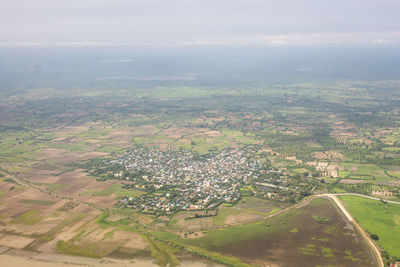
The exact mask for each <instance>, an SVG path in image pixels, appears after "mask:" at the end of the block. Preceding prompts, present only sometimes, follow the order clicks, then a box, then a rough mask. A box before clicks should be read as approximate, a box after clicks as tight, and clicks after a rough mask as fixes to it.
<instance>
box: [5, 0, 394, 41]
mask: <svg viewBox="0 0 400 267" xmlns="http://www.w3.org/2000/svg"><path fill="white" fill-rule="evenodd" d="M399 17H400V0H196V1H193V0H142V1H136V0H1V1H0V44H1V45H17V44H24V43H29V44H53V45H54V44H58V43H62V44H64V43H67V44H75V45H79V44H81V43H86V44H108V45H110V44H115V45H125V44H136V43H141V44H226V43H228V44H231V43H233V44H236V43H237V44H257V45H325V44H328V45H332V44H334V45H349V44H351V45H400V19H399Z"/></svg>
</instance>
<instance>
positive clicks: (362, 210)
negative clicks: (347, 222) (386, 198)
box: [340, 196, 400, 258]
mask: <svg viewBox="0 0 400 267" xmlns="http://www.w3.org/2000/svg"><path fill="white" fill-rule="evenodd" d="M340 198H341V199H342V200H343V202H344V203H345V205H346V206H347V207H348V209H349V210H350V212H351V213H352V214H353V215H354V218H355V219H356V220H357V221H358V222H359V223H360V224H361V225H362V227H363V228H365V229H366V230H367V231H368V233H369V234H370V235H372V234H375V235H377V237H378V240H377V241H376V242H377V243H378V244H379V246H380V247H381V248H382V249H383V250H384V251H386V252H385V253H384V255H386V257H387V258H389V257H390V256H391V257H398V256H399V255H400V247H399V240H400V230H399V218H400V217H399V216H400V205H397V204H391V203H385V202H382V201H379V200H373V199H366V198H362V197H359V196H340Z"/></svg>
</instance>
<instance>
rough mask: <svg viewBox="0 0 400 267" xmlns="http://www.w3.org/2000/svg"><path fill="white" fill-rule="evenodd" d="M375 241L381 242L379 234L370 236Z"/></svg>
mask: <svg viewBox="0 0 400 267" xmlns="http://www.w3.org/2000/svg"><path fill="white" fill-rule="evenodd" d="M369 236H370V237H371V238H372V239H373V240H379V236H378V235H377V234H370V235H369Z"/></svg>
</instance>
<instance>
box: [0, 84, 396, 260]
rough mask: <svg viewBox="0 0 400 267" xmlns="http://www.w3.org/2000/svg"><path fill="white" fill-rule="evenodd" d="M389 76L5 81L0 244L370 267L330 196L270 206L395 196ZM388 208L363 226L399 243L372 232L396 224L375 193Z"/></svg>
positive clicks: (391, 250)
mask: <svg viewBox="0 0 400 267" xmlns="http://www.w3.org/2000/svg"><path fill="white" fill-rule="evenodd" d="M382 86H385V88H387V89H386V90H387V91H385V93H383V94H382V93H381V92H380V91H379V90H378V89H379V88H381V87H382ZM367 88H368V89H367ZM397 88H398V82H396V81H380V82H379V83H378V82H376V83H374V82H363V81H347V80H346V81H334V82H330V83H318V82H317V81H316V82H315V83H294V84H280V83H276V84H275V83H268V84H261V85H259V86H258V87H257V88H248V87H245V86H244V87H237V88H230V89H226V88H225V89H226V90H225V89H221V87H202V86H192V87H187V86H180V85H177V84H175V85H174V86H164V87H163V86H158V87H157V89H156V90H155V91H151V90H147V89H148V88H142V87H139V86H138V87H135V86H132V88H130V89H129V90H128V89H124V88H118V87H116V88H114V89H113V90H111V89H102V88H96V87H93V88H91V89H87V90H83V91H79V90H73V89H72V88H70V89H71V91H70V92H69V93H66V91H65V90H60V89H57V87H54V88H47V89H41V90H37V91H34V92H33V91H32V92H30V93H29V94H28V93H27V94H18V95H16V94H13V93H12V92H9V93H8V94H5V93H4V92H2V93H1V94H2V98H1V100H0V111H1V113H2V116H1V117H0V174H1V176H0V211H1V214H0V244H1V246H7V245H8V246H9V247H12V248H15V249H22V250H28V251H30V252H35V253H62V254H71V255H78V256H86V257H93V258H103V257H111V258H127V259H133V258H135V259H136V258H141V257H145V258H152V259H154V261H155V262H156V263H157V264H159V265H163V266H165V265H168V264H170V265H171V266H173V265H178V264H179V262H183V261H185V260H186V259H191V260H196V261H204V262H206V263H210V262H212V261H215V262H220V263H224V264H228V265H229V264H230V265H235V264H236V265H242V266H246V265H262V264H275V265H286V266H288V265H289V266H293V264H295V263H301V264H302V265H303V266H307V264H306V263H307V262H312V263H315V265H321V266H329V265H331V266H348V265H350V264H351V265H354V266H374V262H373V259H372V258H371V256H370V255H371V254H370V253H369V252H368V248H367V247H365V246H364V243H363V241H362V238H361V237H360V236H359V235H358V233H357V232H355V231H354V229H353V228H352V226H351V225H350V224H349V223H348V222H347V221H346V220H345V219H343V217H342V215H341V214H340V213H338V212H337V210H336V209H335V207H334V206H333V205H332V203H331V202H330V201H329V200H327V199H314V200H313V201H311V202H309V203H308V204H307V205H304V206H302V207H299V208H295V209H289V210H286V211H285V212H281V213H279V212H280V211H282V210H285V209H286V208H288V207H291V206H292V205H295V204H298V203H303V201H307V199H308V198H309V197H312V195H315V194H320V193H329V192H331V193H332V192H356V193H362V194H365V195H370V196H376V197H381V198H383V199H392V200H396V199H399V188H400V171H399V168H398V166H399V163H400V161H399V160H400V156H399V155H400V154H399V149H398V147H399V140H400V135H399V133H400V131H399V124H398V121H400V120H399V115H400V114H399V112H398V110H397V109H396V108H393V107H395V106H400V95H398V90H397ZM367 91H368V93H369V96H373V97H364V93H365V92H367ZM93 96H96V97H93ZM389 96H390V97H389ZM60 98H62V100H60ZM389 98H390V101H389V100H388V99H389ZM17 104H18V105H17ZM397 104H399V105H397ZM367 106H368V109H367V108H366V107H367ZM70 109H73V112H72V111H71V110H70ZM370 110H373V112H372V113H371V112H370ZM343 201H344V202H345V203H347V199H345V198H343ZM348 205H349V206H348V207H349V210H350V211H351V212H352V213H353V214H354V216H355V217H358V216H361V217H360V219H359V222H360V223H361V224H363V220H367V219H368V218H366V216H365V215H364V217H363V214H358V213H357V211H360V212H363V210H364V208H365V209H366V208H367V207H364V206H363V205H362V204H356V207H355V208H352V205H353V204H352V203H350V202H349V203H348ZM382 205H383V204H382ZM371 207H373V206H371ZM384 211H387V212H389V214H393V216H392V222H390V220H389V218H387V220H386V219H385V220H384V221H382V222H381V224H382V226H380V229H374V228H373V229H372V230H369V227H370V226H368V221H366V225H365V226H364V227H365V229H367V230H368V231H376V233H375V232H374V233H375V234H377V235H378V236H379V238H380V239H379V240H378V241H377V244H378V245H379V247H381V248H382V249H384V250H386V251H387V253H388V254H389V257H398V256H399V255H398V251H397V249H396V245H395V244H393V243H390V241H387V235H388V233H389V232H388V231H386V232H385V230H384V231H382V229H386V228H385V227H394V228H393V229H395V227H396V225H397V224H396V222H397V221H398V220H397V219H398V218H397V217H396V216H395V215H396V214H395V213H396V212H398V211H397V210H395V209H394V208H392V207H391V206H389V205H387V206H377V211H376V212H377V213H376V216H381V217H382V219H383V218H385V216H386V213H385V214H381V212H384ZM274 214H275V215H274ZM364 214H365V211H364ZM372 214H374V213H372ZM363 218H364V219H363ZM393 218H394V219H393ZM390 223H391V224H390ZM388 229H390V228H388ZM396 229H397V228H396ZM210 260H211V261H210ZM299 266H300V265H299Z"/></svg>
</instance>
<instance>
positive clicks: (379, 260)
mask: <svg viewBox="0 0 400 267" xmlns="http://www.w3.org/2000/svg"><path fill="white" fill-rule="evenodd" d="M337 195H356V196H361V197H365V198H372V199H376V200H380V199H379V198H373V197H369V196H364V195H360V194H321V195H319V196H321V197H329V198H330V199H332V200H333V201H334V202H335V204H336V205H337V206H338V207H339V209H340V210H341V212H342V213H343V214H344V216H345V217H346V218H347V219H348V220H349V221H350V222H351V223H352V224H353V225H354V226H355V227H356V228H357V230H358V231H359V232H360V233H361V235H362V236H363V237H364V239H365V240H366V241H367V244H368V246H369V247H370V248H371V249H372V250H373V251H374V254H375V258H376V260H377V263H378V266H379V267H384V266H385V264H384V263H383V259H382V257H381V252H380V250H379V248H378V247H377V246H376V244H375V242H374V241H372V239H371V238H370V236H369V235H368V234H367V233H366V232H365V231H364V229H363V228H362V227H361V226H360V225H359V224H358V222H357V221H356V220H354V219H353V217H352V216H351V214H350V212H348V210H347V209H346V207H345V206H344V205H343V203H342V202H341V201H340V200H339V198H338V197H337ZM394 203H395V204H400V203H399V202H396V201H394Z"/></svg>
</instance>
